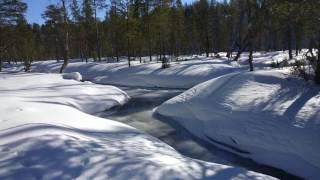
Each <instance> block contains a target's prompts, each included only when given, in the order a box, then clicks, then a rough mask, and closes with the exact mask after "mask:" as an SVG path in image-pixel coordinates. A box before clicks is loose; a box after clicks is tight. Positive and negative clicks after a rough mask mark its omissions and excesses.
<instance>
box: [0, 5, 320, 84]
mask: <svg viewBox="0 0 320 180" xmlns="http://www.w3.org/2000/svg"><path fill="white" fill-rule="evenodd" d="M318 7H319V1H316V0H314V1H308V2H306V1H304V0H297V1H273V0H271V1H265V0H231V1H216V0H211V1H208V0H200V1H195V2H193V3H191V4H185V5H183V4H182V2H181V1H180V0H134V1H132V0H124V1H107V0H83V1H79V0H72V1H71V0H64V1H59V2H58V4H52V5H49V6H48V7H47V10H46V11H45V12H44V13H43V17H44V18H45V19H46V23H45V24H42V25H28V24H27V22H26V21H25V20H23V18H24V17H23V12H24V11H25V9H26V4H24V3H22V2H20V1H13V0H2V1H1V8H2V9H1V11H0V13H1V14H0V19H1V31H2V33H1V34H2V35H3V36H6V35H5V34H6V33H9V32H13V31H17V32H19V29H21V23H24V24H25V26H26V27H25V30H24V32H26V31H29V34H32V35H33V37H31V36H30V35H29V36H23V35H22V34H19V33H17V34H19V35H18V36H21V38H29V40H30V41H34V42H35V43H33V44H32V45H28V47H25V48H24V50H22V51H21V52H23V51H27V50H25V49H29V50H30V49H32V53H31V52H30V53H28V58H27V59H29V60H32V59H53V58H54V59H60V58H63V59H64V62H65V65H66V64H67V63H66V62H67V61H66V59H68V58H81V59H85V60H86V61H87V60H88V58H94V60H95V61H102V57H111V58H116V59H117V60H118V59H119V56H126V57H127V59H128V65H130V61H131V59H135V58H140V57H142V56H149V57H150V60H152V59H151V56H152V55H158V58H159V60H160V61H165V60H166V59H168V57H167V56H170V57H173V56H179V55H181V54H202V53H205V54H206V56H209V55H211V54H210V53H215V54H217V53H218V52H222V51H224V52H229V53H228V54H227V56H228V57H230V58H231V56H232V51H233V52H236V55H235V56H233V57H232V58H233V59H234V60H235V61H236V60H237V59H238V58H239V57H240V55H241V53H242V52H243V51H248V52H251V54H252V52H253V51H269V50H286V49H287V50H288V53H289V59H293V58H294V57H293V50H294V49H295V51H296V54H298V52H299V51H300V50H301V49H302V48H308V49H310V50H315V49H319V44H320V42H319V41H320V40H319V39H320V38H319V30H318V29H319V26H318V25H319V18H318V17H319V13H318V11H317V8H318ZM67 11H70V13H68V12H67ZM98 12H99V13H100V14H101V13H105V16H104V17H101V15H100V16H99V17H98V15H97V13H98ZM23 21H24V22H23ZM6 37H9V36H6ZM30 38H31V39H32V40H31V39H30ZM7 40H8V38H5V37H4V38H1V41H2V42H1V44H2V45H1V49H2V50H1V57H7V58H6V59H9V60H10V61H11V60H18V61H23V60H24V59H25V58H26V56H25V55H21V56H24V57H25V58H24V59H23V58H22V57H21V56H20V55H17V53H14V46H11V48H10V44H13V43H14V42H12V41H11V40H10V41H7ZM29 40H27V41H29ZM4 49H6V50H4ZM36 49H37V50H36ZM310 54H311V55H312V56H313V58H314V59H316V58H317V57H315V56H318V58H317V59H318V60H319V55H317V54H316V52H313V51H310ZM318 60H317V63H315V65H314V66H316V67H317V66H319V65H318V64H320V63H318ZM249 62H250V64H251V66H250V70H253V63H251V62H252V58H249ZM316 69H320V68H316ZM61 71H63V68H62V69H61ZM318 71H320V70H316V72H318ZM318 74H319V73H317V76H316V77H317V78H316V79H317V82H319V81H320V80H319V79H320V78H319V76H320V75H318Z"/></svg>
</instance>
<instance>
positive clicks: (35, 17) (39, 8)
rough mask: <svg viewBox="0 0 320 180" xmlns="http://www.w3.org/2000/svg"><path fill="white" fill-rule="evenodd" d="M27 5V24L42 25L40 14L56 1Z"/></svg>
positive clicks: (35, 0) (187, 0)
mask: <svg viewBox="0 0 320 180" xmlns="http://www.w3.org/2000/svg"><path fill="white" fill-rule="evenodd" d="M23 1H24V2H26V3H27V4H28V10H27V13H26V17H27V20H28V22H29V23H39V24H42V23H43V22H44V20H43V19H42V17H41V14H42V13H43V11H44V10H45V8H46V6H48V5H49V4H52V3H56V2H57V1H58V0H23ZM192 1H195V0H182V2H183V3H190V2H192Z"/></svg>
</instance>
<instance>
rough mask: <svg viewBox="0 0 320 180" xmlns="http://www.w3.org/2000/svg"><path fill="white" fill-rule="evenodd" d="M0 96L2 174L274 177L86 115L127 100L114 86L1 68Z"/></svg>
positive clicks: (17, 176) (23, 176) (42, 176)
mask: <svg viewBox="0 0 320 180" xmlns="http://www.w3.org/2000/svg"><path fill="white" fill-rule="evenodd" d="M0 99H1V103H0V115H1V116H0V167H1V168H0V179H272V178H271V177H269V176H266V175H262V174H258V173H254V172H250V171H247V170H245V169H241V168H235V167H230V166H224V165H219V164H214V163H207V162H202V161H197V160H193V159H189V158H186V157H183V156H182V155H180V154H179V153H177V152H176V151H175V150H174V149H172V148H171V147H169V146H168V145H166V144H164V143H162V142H161V141H159V140H157V139H155V138H153V137H150V136H149V135H146V134H144V133H142V132H140V131H138V130H136V129H134V128H132V127H129V126H127V125H124V124H121V123H118V122H114V121H111V120H106V119H101V118H98V117H94V116H91V115H89V114H86V113H84V112H96V111H101V110H104V109H106V108H111V107H112V106H115V105H119V104H123V103H125V102H126V101H127V99H128V97H127V95H126V94H125V93H124V92H122V91H121V90H119V89H118V88H115V87H112V86H101V85H96V84H92V83H81V82H78V81H75V80H64V79H63V78H62V76H61V75H58V74H23V73H21V74H3V73H2V74H1V73H0ZM82 111H83V112H82Z"/></svg>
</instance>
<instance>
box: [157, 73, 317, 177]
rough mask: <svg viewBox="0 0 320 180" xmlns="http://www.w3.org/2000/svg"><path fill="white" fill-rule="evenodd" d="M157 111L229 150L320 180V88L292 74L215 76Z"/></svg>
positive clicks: (295, 173) (166, 103) (298, 174)
mask: <svg viewBox="0 0 320 180" xmlns="http://www.w3.org/2000/svg"><path fill="white" fill-rule="evenodd" d="M157 113H159V114H161V115H164V116H167V117H171V118H173V119H175V120H177V121H178V122H179V123H181V124H182V125H183V126H184V127H186V128H187V129H188V130H189V131H190V132H192V133H193V134H195V135H197V136H198V137H200V138H202V139H204V140H206V141H208V142H211V143H213V144H216V145H218V146H221V147H222V148H225V149H227V150H229V151H232V152H234V153H237V154H239V155H242V156H244V157H249V158H252V159H254V160H255V161H257V162H260V163H263V164H267V165H270V166H273V167H278V168H280V169H283V170H285V171H287V172H289V173H292V174H294V175H297V176H300V177H303V178H305V179H320V173H319V172H320V154H319V152H320V87H319V86H316V85H312V84H308V83H306V82H304V81H303V80H299V79H297V78H294V77H292V76H290V75H289V73H288V71H287V70H262V71H256V72H253V73H250V72H247V73H233V74H229V75H225V76H222V77H219V78H215V79H212V80H209V81H207V82H204V83H202V84H200V85H197V86H195V87H194V88H192V89H190V90H188V91H186V92H185V93H183V94H181V95H179V96H177V97H175V98H173V99H171V100H169V101H167V102H165V103H164V104H162V105H161V106H160V107H158V109H157Z"/></svg>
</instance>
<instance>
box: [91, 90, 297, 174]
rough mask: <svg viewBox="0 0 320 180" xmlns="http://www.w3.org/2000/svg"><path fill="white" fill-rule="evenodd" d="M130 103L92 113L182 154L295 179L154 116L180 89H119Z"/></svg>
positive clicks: (163, 118)
mask: <svg viewBox="0 0 320 180" xmlns="http://www.w3.org/2000/svg"><path fill="white" fill-rule="evenodd" d="M118 88H120V89H122V90H123V91H125V92H126V93H127V94H128V95H129V96H130V97H131V100H130V101H129V102H128V103H127V104H126V105H124V106H121V107H117V108H113V109H111V110H108V111H105V112H102V113H98V114H95V115H96V116H99V117H102V118H107V119H112V120H115V121H119V122H122V123H125V124H128V125H130V126H133V127H135V128H137V129H140V130H142V131H144V132H146V133H148V134H150V135H152V136H154V137H157V138H159V139H161V140H162V141H163V142H165V143H167V144H169V145H170V146H171V147H173V148H174V149H176V150H177V151H178V152H180V153H181V154H183V155H185V156H188V157H191V158H194V159H199V160H203V161H209V162H215V163H219V164H225V165H232V166H238V167H243V168H246V169H249V170H252V171H256V172H260V173H263V174H268V175H271V176H274V177H277V178H280V179H290V180H291V179H297V177H294V176H292V175H290V174H288V173H286V172H284V171H282V170H279V169H276V168H272V167H269V166H265V165H261V164H258V163H256V162H254V161H252V160H250V159H247V158H243V157H241V156H239V155H236V154H234V153H231V152H229V151H226V150H224V149H221V148H219V147H218V146H216V145H215V144H212V143H208V142H206V141H203V140H201V139H199V138H197V137H195V136H193V135H192V134H190V133H189V132H188V131H187V130H186V129H185V128H183V127H182V126H181V125H179V124H178V123H177V122H176V121H173V120H171V119H168V118H165V117H161V116H160V115H155V114H154V113H153V112H154V109H155V108H156V107H157V106H159V105H161V104H162V103H163V102H165V101H166V100H168V99H171V98H172V97H174V96H177V95H178V94H180V93H182V92H183V91H185V90H183V89H163V88H141V87H125V86H118Z"/></svg>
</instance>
